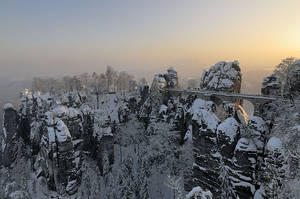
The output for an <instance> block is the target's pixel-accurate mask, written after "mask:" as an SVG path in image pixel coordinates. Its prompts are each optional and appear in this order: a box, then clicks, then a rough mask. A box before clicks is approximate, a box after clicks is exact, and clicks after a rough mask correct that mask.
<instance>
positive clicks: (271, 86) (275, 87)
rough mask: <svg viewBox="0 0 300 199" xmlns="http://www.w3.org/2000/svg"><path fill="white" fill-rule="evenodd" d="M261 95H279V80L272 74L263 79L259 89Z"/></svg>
mask: <svg viewBox="0 0 300 199" xmlns="http://www.w3.org/2000/svg"><path fill="white" fill-rule="evenodd" d="M261 94H263V95H275V96H279V95H281V81H280V80H279V78H278V77H277V76H276V75H274V74H272V75H270V76H268V77H265V78H264V80H263V83H262V87H261Z"/></svg>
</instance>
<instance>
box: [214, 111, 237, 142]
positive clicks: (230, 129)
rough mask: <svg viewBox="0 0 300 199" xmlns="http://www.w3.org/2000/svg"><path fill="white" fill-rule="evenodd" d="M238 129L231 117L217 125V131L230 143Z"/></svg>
mask: <svg viewBox="0 0 300 199" xmlns="http://www.w3.org/2000/svg"><path fill="white" fill-rule="evenodd" d="M238 129H239V124H238V122H237V121H236V120H235V119H234V118H233V117H229V118H227V119H226V120H224V121H223V122H222V123H221V124H220V125H219V126H218V129H217V133H218V134H223V135H225V136H227V137H228V138H229V143H232V142H233V141H234V140H235V138H236V136H237V133H238Z"/></svg>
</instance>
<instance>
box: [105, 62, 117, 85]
mask: <svg viewBox="0 0 300 199" xmlns="http://www.w3.org/2000/svg"><path fill="white" fill-rule="evenodd" d="M105 76H106V78H107V91H109V90H110V87H111V86H112V84H113V81H114V79H115V78H116V76H117V71H115V70H114V69H113V67H111V66H107V67H106V72H105Z"/></svg>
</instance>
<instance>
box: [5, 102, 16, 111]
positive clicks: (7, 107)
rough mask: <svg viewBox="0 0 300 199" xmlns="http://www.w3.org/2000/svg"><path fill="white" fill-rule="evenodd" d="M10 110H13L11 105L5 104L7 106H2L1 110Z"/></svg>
mask: <svg viewBox="0 0 300 199" xmlns="http://www.w3.org/2000/svg"><path fill="white" fill-rule="evenodd" d="M10 108H12V109H14V106H13V105H12V104H11V103H7V104H5V105H4V106H3V109H4V110H6V109H10Z"/></svg>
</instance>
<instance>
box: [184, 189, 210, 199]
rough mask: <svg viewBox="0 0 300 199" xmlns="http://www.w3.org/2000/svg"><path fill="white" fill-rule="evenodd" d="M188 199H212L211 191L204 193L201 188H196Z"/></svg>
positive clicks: (189, 194) (188, 195) (187, 196)
mask: <svg viewBox="0 0 300 199" xmlns="http://www.w3.org/2000/svg"><path fill="white" fill-rule="evenodd" d="M185 198H186V199H193V198H200V199H212V193H211V192H210V191H204V190H203V189H202V188H201V187H200V186H197V187H194V188H193V189H192V190H191V191H190V192H189V193H188V194H187V195H186V196H185Z"/></svg>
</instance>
